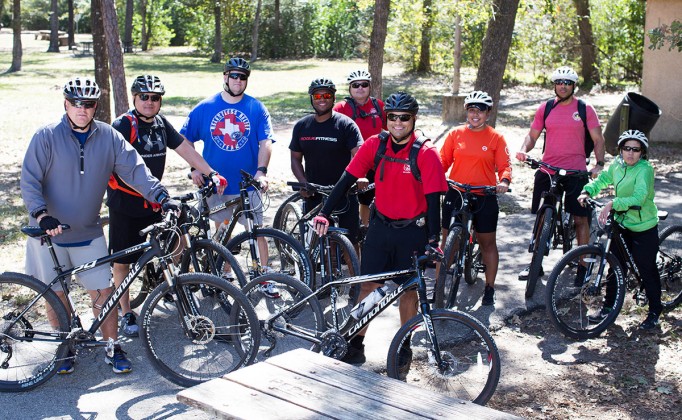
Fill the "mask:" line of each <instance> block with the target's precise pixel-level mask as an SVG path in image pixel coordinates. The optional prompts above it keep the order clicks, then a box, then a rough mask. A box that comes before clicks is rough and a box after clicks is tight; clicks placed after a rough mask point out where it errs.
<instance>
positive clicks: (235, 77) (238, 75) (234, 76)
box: [227, 73, 249, 80]
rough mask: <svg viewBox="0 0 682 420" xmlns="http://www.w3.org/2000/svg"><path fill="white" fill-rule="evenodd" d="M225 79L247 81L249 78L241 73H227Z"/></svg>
mask: <svg viewBox="0 0 682 420" xmlns="http://www.w3.org/2000/svg"><path fill="white" fill-rule="evenodd" d="M227 77H229V78H230V79H233V80H247V79H248V78H249V76H247V75H245V74H243V73H229V74H228V75H227Z"/></svg>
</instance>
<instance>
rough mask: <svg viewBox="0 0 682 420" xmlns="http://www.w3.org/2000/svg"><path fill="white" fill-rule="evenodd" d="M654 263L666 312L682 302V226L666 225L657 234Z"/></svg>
mask: <svg viewBox="0 0 682 420" xmlns="http://www.w3.org/2000/svg"><path fill="white" fill-rule="evenodd" d="M658 237H659V239H658V255H657V258H656V265H657V267H658V272H659V274H660V276H661V303H662V304H663V311H664V312H668V311H671V310H672V309H674V308H675V307H677V306H678V305H679V304H680V303H681V302H682V226H681V225H676V226H668V227H666V228H665V229H663V231H661V233H660V234H659V236H658Z"/></svg>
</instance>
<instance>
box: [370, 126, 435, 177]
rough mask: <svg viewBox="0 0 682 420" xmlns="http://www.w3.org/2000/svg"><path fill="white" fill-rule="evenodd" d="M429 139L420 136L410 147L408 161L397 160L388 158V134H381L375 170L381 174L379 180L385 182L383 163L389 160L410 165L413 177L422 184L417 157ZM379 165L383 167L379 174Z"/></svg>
mask: <svg viewBox="0 0 682 420" xmlns="http://www.w3.org/2000/svg"><path fill="white" fill-rule="evenodd" d="M428 140H429V139H428V138H427V137H426V136H419V137H417V139H416V140H415V141H414V143H412V147H410V156H409V158H408V159H397V158H394V157H391V156H386V147H387V146H388V132H387V131H382V132H381V133H379V148H378V149H377V154H376V155H375V156H374V170H375V171H376V172H377V173H379V174H380V175H379V179H381V180H383V178H384V166H383V163H382V160H388V161H389V162H397V163H407V164H409V165H410V171H412V175H413V176H414V178H415V179H416V180H417V181H419V182H422V174H421V172H420V171H419V166H418V165H417V155H419V149H421V148H422V146H423V145H424V143H426V142H427V141H428ZM379 164H382V166H381V171H380V172H379V171H378V169H379Z"/></svg>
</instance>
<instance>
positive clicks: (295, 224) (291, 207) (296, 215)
mask: <svg viewBox="0 0 682 420" xmlns="http://www.w3.org/2000/svg"><path fill="white" fill-rule="evenodd" d="M302 218H303V210H301V207H300V206H299V205H298V204H297V203H294V202H292V203H287V204H286V205H285V206H284V209H283V210H282V213H281V215H280V221H279V224H278V225H277V226H275V224H274V223H273V228H275V229H278V230H281V231H282V232H286V233H288V234H289V235H291V236H293V237H294V238H295V239H296V240H297V241H299V242H300V243H301V245H303V246H304V247H305V242H304V237H303V234H302V233H301V228H300V222H301V219H302Z"/></svg>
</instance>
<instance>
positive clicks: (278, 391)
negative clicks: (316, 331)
mask: <svg viewBox="0 0 682 420" xmlns="http://www.w3.org/2000/svg"><path fill="white" fill-rule="evenodd" d="M177 399H178V400H179V401H180V402H182V403H185V404H187V405H190V406H192V407H196V408H199V409H201V410H203V411H206V412H208V413H210V414H212V415H215V416H218V417H221V418H230V419H234V418H243V419H259V420H260V419H271V418H272V419H274V418H276V419H304V418H335V419H391V420H393V419H403V418H410V419H413V418H415V419H416V418H433V419H446V418H476V419H511V418H517V417H514V416H512V415H510V414H506V413H503V412H501V411H497V410H493V409H491V408H487V407H482V406H479V405H476V404H474V403H472V402H469V401H463V400H458V399H455V398H450V397H447V396H444V395H441V394H436V393H433V392H431V391H427V390H425V389H422V388H419V387H417V386H414V385H408V384H406V383H404V382H400V381H398V380H395V379H391V378H388V377H386V376H383V375H379V374H377V373H374V372H370V371H367V370H364V369H361V368H359V367H356V366H353V365H349V364H346V363H344V362H341V361H338V360H334V359H331V358H328V357H325V356H323V355H321V354H319V353H314V352H311V351H308V350H303V349H297V350H292V351H289V352H286V353H284V354H281V355H278V356H274V357H272V358H269V359H267V360H265V361H263V362H260V363H256V364H254V365H251V366H247V367H245V368H242V369H239V370H236V371H234V372H232V373H229V374H227V375H225V376H223V377H222V378H218V379H213V380H211V381H208V382H204V383H202V384H200V385H197V386H194V387H192V388H188V389H185V390H183V391H181V392H180V393H178V395H177Z"/></svg>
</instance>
